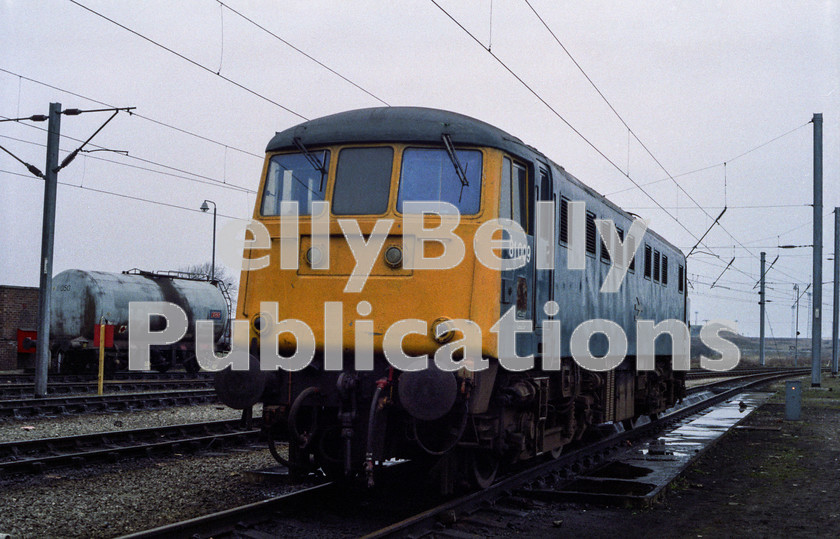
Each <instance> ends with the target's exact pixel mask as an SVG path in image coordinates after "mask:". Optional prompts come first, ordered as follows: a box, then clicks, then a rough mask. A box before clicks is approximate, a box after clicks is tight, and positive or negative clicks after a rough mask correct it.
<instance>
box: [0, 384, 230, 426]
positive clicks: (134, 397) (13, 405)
mask: <svg viewBox="0 0 840 539" xmlns="http://www.w3.org/2000/svg"><path fill="white" fill-rule="evenodd" d="M214 402H217V398H216V392H215V391H214V390H212V389H182V390H176V391H157V392H148V393H109V394H107V395H79V396H62V397H45V398H28V399H5V400H0V419H2V418H7V419H8V418H24V417H32V416H39V415H67V414H82V413H89V412H113V411H126V410H143V409H150V408H162V407H167V406H188V405H192V404H208V403H214Z"/></svg>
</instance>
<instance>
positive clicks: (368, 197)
mask: <svg viewBox="0 0 840 539" xmlns="http://www.w3.org/2000/svg"><path fill="white" fill-rule="evenodd" d="M393 161H394V150H393V148H390V147H379V148H345V149H343V150H341V152H340V153H339V154H338V168H337V170H336V173H335V187H334V188H333V200H332V212H333V214H334V215H380V214H383V213H385V212H386V211H387V209H388V198H389V196H390V192H391V171H392V169H393Z"/></svg>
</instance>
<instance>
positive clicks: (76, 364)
mask: <svg viewBox="0 0 840 539" xmlns="http://www.w3.org/2000/svg"><path fill="white" fill-rule="evenodd" d="M226 296H227V293H226V291H224V289H223V288H221V283H217V282H210V281H207V280H204V279H197V278H192V277H189V276H187V275H186V274H181V273H177V272H167V273H152V272H146V271H140V270H131V271H127V272H123V273H109V272H104V271H84V270H78V269H70V270H66V271H63V272H61V273H59V274H58V275H56V276H55V277H54V278H53V291H52V301H51V307H50V309H51V310H50V313H51V314H50V349H51V352H52V360H51V361H52V365H51V367H52V368H53V369H55V370H57V371H58V372H89V371H91V370H95V366H96V365H97V364H98V361H99V351H98V347H97V346H95V345H94V341H98V335H95V329H96V327H97V325H98V324H100V322H102V323H103V324H105V325H106V326H112V328H106V329H108V331H109V333H110V332H113V346H112V347H108V348H107V349H106V368H107V369H108V370H118V369H123V368H126V367H127V366H128V355H127V353H128V305H129V303H130V302H134V301H168V302H172V303H175V304H177V305H178V306H180V307H181V308H182V309H184V311H185V312H186V313H187V318H188V321H189V325H188V329H187V333H186V335H185V336H184V337H183V338H182V339H181V340H180V341H179V342H177V343H175V344H172V345H168V346H155V347H152V354H151V360H152V368H154V369H156V370H158V371H161V372H164V371H166V370H168V369H169V368H170V367H172V366H174V365H181V364H183V365H184V367H185V368H187V369H188V370H191V371H197V370H198V363H197V362H196V360H195V354H194V350H195V321H196V320H212V321H213V322H214V329H215V331H214V336H215V338H216V341H217V342H218V341H220V340H222V339H223V337H224V335H225V333H226V330H227V327H228V319H229V311H228V301H229V298H227V297H226ZM157 318H159V317H157ZM163 323H164V321H163V320H156V319H155V317H153V318H152V320H151V329H152V331H160V330H162V329H164V326H163V325H162V324H163ZM109 340H110V339H108V338H107V337H106V342H107V343H108V344H110V343H109V342H108V341H109Z"/></svg>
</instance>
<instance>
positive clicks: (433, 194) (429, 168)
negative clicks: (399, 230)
mask: <svg viewBox="0 0 840 539" xmlns="http://www.w3.org/2000/svg"><path fill="white" fill-rule="evenodd" d="M455 155H456V156H457V158H458V164H459V165H460V167H461V170H462V171H463V172H464V179H462V178H461V177H460V174H459V172H458V170H457V169H456V168H455V167H456V165H455V163H454V162H453V160H452V159H450V157H449V154H447V153H446V151H445V150H437V149H431V148H407V149H406V150H405V151H404V152H403V158H402V172H401V174H400V187H399V193H398V196H397V211H399V212H402V205H403V201H406V200H407V201H415V200H416V201H435V202H437V201H441V202H448V203H450V204H452V205H454V206H455V207H457V208H458V211H459V212H460V213H461V215H474V214H476V213H478V210H479V207H480V206H481V176H482V174H481V152H480V151H478V150H456V151H455ZM464 180H466V182H464Z"/></svg>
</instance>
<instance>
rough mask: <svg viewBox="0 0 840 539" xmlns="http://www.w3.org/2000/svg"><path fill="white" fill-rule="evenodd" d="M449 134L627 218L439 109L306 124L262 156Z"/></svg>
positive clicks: (526, 152) (480, 127) (515, 146)
mask: <svg viewBox="0 0 840 539" xmlns="http://www.w3.org/2000/svg"><path fill="white" fill-rule="evenodd" d="M444 134H448V135H449V136H450V138H451V140H452V142H453V143H454V144H462V145H470V146H488V147H491V148H498V149H500V150H504V151H506V152H509V153H511V154H513V155H516V156H519V157H521V158H524V159H531V160H532V159H537V160H540V161H542V162H544V163H545V164H549V163H550V164H551V166H553V167H555V168H557V169H559V170H560V171H561V172H562V173H563V174H564V175H565V176H566V178H567V179H568V180H569V181H572V182H574V183H576V184H577V185H579V186H580V187H581V188H582V189H583V190H584V191H586V192H588V193H589V194H591V195H592V196H593V197H596V198H598V199H599V200H601V201H602V202H603V203H605V204H606V205H607V206H609V207H611V208H612V209H613V210H615V211H617V212H619V213H621V214H623V215H625V216H626V217H628V218H630V219H632V216H631V215H630V214H629V213H627V212H626V211H625V210H623V209H621V208H620V207H619V206H618V205H616V204H615V203H613V202H612V201H610V200H609V199H607V198H606V197H605V196H604V195H602V194H600V193H598V192H597V191H595V190H594V189H592V188H591V187H589V186H588V185H587V184H585V183H584V182H582V181H580V180H579V179H578V178H576V177H575V176H573V175H571V174H569V173H568V172H567V171H566V170H565V169H564V168H563V167H562V166H560V165H558V164H557V163H555V162H554V161H552V160H551V159H549V158H548V157H547V156H545V155H544V154H543V153H542V152H540V151H539V150H537V149H536V148H533V147H531V146H528V145H527V144H525V143H524V142H522V140H520V139H519V138H517V137H515V136H513V135H511V134H510V133H507V132H506V131H503V130H501V129H499V128H498V127H495V126H493V125H490V124H488V123H487V122H482V121H481V120H477V119H475V118H471V117H469V116H465V115H463V114H458V113H457V112H451V111H447V110H440V109H430V108H425V107H373V108H367V109H357V110H349V111H345V112H339V113H337V114H331V115H329V116H324V117H322V118H316V119H314V120H308V121H306V122H303V123H301V124H298V125H296V126H294V127H290V128H288V129H286V130H284V131H280V132H278V133H276V134H275V135H274V137H272V139H271V141H269V143H268V146H267V147H266V152H276V151H282V150H294V149H298V147H297V144H295V139H298V142H300V143H302V144H303V145H304V146H307V147H316V146H324V145H331V144H348V143H350V144H352V143H376V142H403V143H412V142H413V143H432V144H440V143H441V137H442V136H443V135H444ZM648 233H652V234H653V235H655V236H656V237H657V238H658V239H659V240H660V241H662V242H663V243H665V244H666V245H668V246H670V247H671V248H673V249H674V250H675V251H676V252H677V253H680V254H682V252H681V251H680V250H679V248H677V247H676V246H675V245H673V244H671V243H670V242H669V241H668V240H666V239H665V238H663V237H662V236H661V235H659V234H657V233H656V232H653V231H652V230H648Z"/></svg>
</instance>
